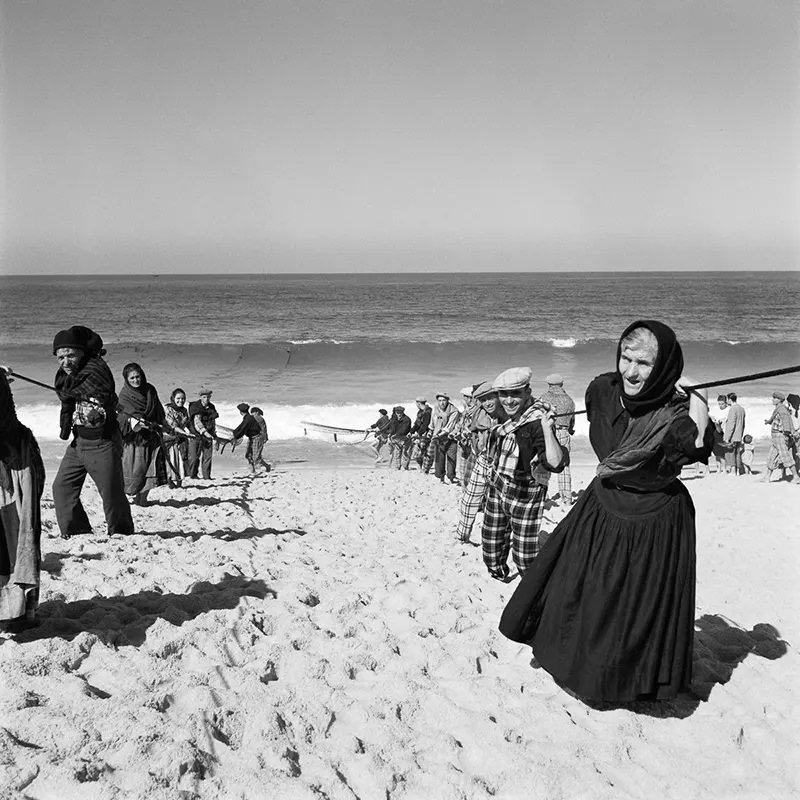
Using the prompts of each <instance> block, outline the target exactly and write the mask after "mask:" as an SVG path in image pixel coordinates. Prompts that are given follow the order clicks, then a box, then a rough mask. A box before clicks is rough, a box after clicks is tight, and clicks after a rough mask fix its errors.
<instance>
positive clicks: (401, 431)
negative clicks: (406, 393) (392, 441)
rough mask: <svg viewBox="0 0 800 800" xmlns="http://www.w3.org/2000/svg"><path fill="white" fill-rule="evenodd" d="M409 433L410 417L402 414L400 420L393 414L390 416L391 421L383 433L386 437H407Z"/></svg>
mask: <svg viewBox="0 0 800 800" xmlns="http://www.w3.org/2000/svg"><path fill="white" fill-rule="evenodd" d="M410 431H411V417H409V416H408V415H407V414H403V415H402V416H401V417H400V419H398V418H397V417H396V416H395V415H394V414H392V420H391V422H390V423H389V424H388V425H387V427H386V431H385V433H386V434H387V435H388V436H408V434H409V433H410Z"/></svg>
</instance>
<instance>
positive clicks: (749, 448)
mask: <svg viewBox="0 0 800 800" xmlns="http://www.w3.org/2000/svg"><path fill="white" fill-rule="evenodd" d="M755 460H756V446H755V443H754V442H753V437H752V436H751V435H750V434H749V433H746V434H745V435H744V438H743V439H742V466H743V467H744V471H745V474H747V475H752V474H753V464H754V463H755Z"/></svg>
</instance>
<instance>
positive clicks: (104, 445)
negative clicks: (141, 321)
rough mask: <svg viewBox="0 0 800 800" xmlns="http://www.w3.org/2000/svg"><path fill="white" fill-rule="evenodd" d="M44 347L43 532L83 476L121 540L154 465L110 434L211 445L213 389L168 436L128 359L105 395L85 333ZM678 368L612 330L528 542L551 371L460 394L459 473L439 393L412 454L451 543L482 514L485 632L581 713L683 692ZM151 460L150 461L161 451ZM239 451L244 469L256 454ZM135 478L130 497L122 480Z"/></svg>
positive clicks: (32, 556)
mask: <svg viewBox="0 0 800 800" xmlns="http://www.w3.org/2000/svg"><path fill="white" fill-rule="evenodd" d="M53 351H54V355H55V356H56V358H57V359H58V361H59V368H58V373H57V376H56V387H55V388H56V390H57V392H58V394H59V397H60V399H61V402H62V408H61V422H62V437H63V438H65V439H71V440H70V442H69V445H68V447H67V450H66V453H65V455H64V457H63V459H62V462H61V466H60V468H59V471H58V474H57V476H56V478H55V481H54V483H53V500H54V505H55V510H56V517H57V520H58V525H59V529H60V531H61V533H62V535H64V536H72V535H76V534H80V533H84V532H86V531H88V530H89V529H90V527H89V520H88V518H87V516H86V512H85V510H84V509H83V506H82V504H81V501H80V490H81V488H82V486H83V483H84V481H85V478H86V475H87V474H88V475H90V476H91V477H92V479H93V480H94V482H95V484H96V485H97V488H98V490H99V493H100V495H101V498H102V501H103V507H104V511H105V516H106V522H107V525H108V533H109V534H110V535H114V534H130V533H132V532H133V531H134V525H133V520H132V514H131V508H130V504H129V502H128V498H127V497H126V490H131V489H136V490H137V491H142V490H144V489H145V487H146V485H147V480H148V479H149V478H150V477H155V478H156V479H158V478H157V475H151V473H152V471H153V469H157V468H154V467H153V462H154V459H153V458H152V454H150V455H146V454H144V453H142V454H141V456H140V457H138V458H137V455H136V451H135V450H134V452H133V453H132V454H130V455H129V456H128V457H127V458H128V460H129V461H130V463H131V464H132V465H133V467H134V468H135V469H133V471H130V472H129V473H128V475H127V477H126V474H125V470H124V467H123V453H124V445H123V436H127V437H129V438H128V441H130V440H131V439H130V437H132V436H134V437H135V436H139V437H140V439H142V438H143V437H142V434H143V432H145V431H153V430H158V431H159V432H160V435H163V433H164V431H167V430H169V431H171V432H172V434H173V435H174V436H175V437H176V439H175V441H172V442H170V440H168V441H167V443H166V444H167V445H169V444H171V445H172V446H173V447H174V445H175V443H176V442H178V441H180V440H179V439H178V438H177V437H179V436H183V438H185V439H187V441H188V443H189V444H190V445H191V443H192V442H196V441H197V439H199V440H200V445H201V446H202V447H206V446H210V447H212V448H213V446H214V420H215V414H216V412H215V410H214V409H213V405H212V404H211V403H210V395H211V392H210V391H208V390H204V391H203V392H201V398H200V400H199V401H197V402H198V403H199V405H195V404H192V405H190V407H189V409H188V410H187V411H186V412H185V416H184V415H183V414H181V415H180V417H181V418H182V419H183V420H184V423H185V424H180V425H179V424H178V423H177V420H178V417H176V416H172V417H170V416H168V412H167V409H163V408H162V409H161V410H160V411H159V407H160V402H158V398H157V394H155V392H154V390H153V392H151V391H150V390H149V389H148V387H149V386H150V385H149V384H148V383H147V381H146V378H145V375H144V371H143V370H142V369H141V367H139V366H138V365H135V364H131V365H128V366H127V367H126V369H125V387H124V388H123V389H122V391H121V393H120V397H119V398H117V397H116V394H115V386H114V379H113V376H112V374H111V371H110V370H109V368H108V366H107V365H106V363H105V361H104V360H103V357H102V356H103V354H104V350H103V347H102V340H101V339H100V337H99V336H98V335H97V334H96V333H95V332H93V331H91V330H90V329H88V328H82V327H79V326H76V327H75V328H70V329H69V330H68V331H61V332H60V333H59V334H58V335H57V336H56V338H55V341H54V344H53ZM683 368H684V362H683V353H682V350H681V346H680V344H679V343H678V340H677V338H676V335H675V333H674V332H673V331H672V329H671V328H669V327H668V326H667V325H665V324H663V323H660V322H657V321H652V320H640V321H637V322H634V323H633V324H631V325H630V326H628V328H626V330H625V331H624V332H623V333H622V336H621V337H620V340H619V342H618V344H617V349H616V354H615V360H614V369H613V370H612V371H610V372H607V373H604V374H602V375H599V376H597V377H596V378H595V379H594V380H593V381H592V382H591V383H590V385H589V387H588V389H587V390H586V395H585V399H586V413H587V417H588V420H589V438H590V442H591V445H592V448H593V449H594V452H595V454H596V455H597V458H598V461H599V466H598V467H597V472H596V476H595V478H594V479H593V480H592V482H591V483H590V484H589V486H588V487H587V488H586V490H585V491H583V492H581V493H580V494H579V495H578V496H577V499H576V500H575V502H574V503H573V502H572V500H573V495H572V492H571V491H569V492H565V493H564V494H565V499H568V502H569V503H570V508H569V511H568V513H567V515H566V516H565V517H564V519H563V520H562V521H561V522H560V523H559V524H558V525H557V526H556V528H555V529H554V531H553V532H552V533H551V535H550V536H549V537H548V538H547V541H546V542H544V544H543V545H542V546H541V547H540V544H539V535H538V534H539V526H540V523H541V517H542V505H543V500H544V498H545V496H546V487H547V484H548V482H549V478H550V474H551V473H556V474H562V475H563V474H564V472H565V471H566V469H567V468H568V465H569V447H568V442H565V437H567V436H568V435H569V433H570V431H571V421H572V416H571V415H573V414H574V405H573V406H572V408H571V409H569V408H568V407H567V408H568V410H566V411H564V410H560V408H561V407H560V406H559V403H560V402H561V400H559V399H558V398H560V394H559V392H558V386H559V381H558V380H555V378H557V377H558V376H551V379H553V386H552V387H551V389H553V395H552V397H551V399H550V400H548V399H547V398H545V399H543V398H534V396H533V393H532V390H531V377H532V376H531V371H530V370H529V369H527V368H520V367H512V368H510V369H506V370H504V371H503V372H501V373H500V374H499V375H498V376H497V378H496V379H495V380H493V381H492V382H491V383H490V384H488V383H487V384H482V385H479V386H476V387H473V391H472V392H471V394H472V397H473V398H474V400H475V405H474V413H473V414H472V415H469V417H466V415H465V417H466V418H467V419H469V418H471V419H472V423H470V425H469V426H468V427H467V429H468V430H469V432H470V435H471V434H473V433H474V434H476V438H475V440H474V442H475V447H474V448H473V450H474V452H473V455H474V457H473V458H470V457H469V454H467V455H466V457H465V458H464V466H463V472H462V473H461V476H460V479H457V478H456V472H455V467H456V464H457V463H458V451H457V448H458V437H457V436H456V435H454V434H455V431H456V425H457V423H458V415H457V412H456V413H453V410H451V408H450V406H451V405H452V404H451V403H450V399H449V397H447V395H445V394H440V395H439V397H438V398H437V406H436V409H430V415H429V419H430V422H429V427H430V437H427V435H426V437H425V438H429V442H428V447H427V448H426V449H425V450H424V452H422V456H421V460H420V461H419V462H418V463H420V465H421V466H423V468H424V465H425V463H426V459H427V458H428V450H429V449H430V450H431V452H432V456H431V459H432V461H433V463H434V464H435V474H436V475H437V476H438V477H440V479H444V478H446V477H449V478H450V479H451V480H460V481H461V482H462V484H464V491H463V493H462V497H461V503H462V506H461V507H462V522H461V523H460V525H459V537H460V538H462V539H468V538H469V535H470V530H471V527H472V523H473V522H474V519H475V515H476V512H477V508H478V507H479V506H480V505H481V504H483V507H484V517H483V524H482V530H481V540H482V547H483V556H484V561H485V562H486V565H487V568H488V570H489V573H490V574H491V576H492V577H493V578H496V579H498V580H500V581H508V580H509V579H510V574H509V567H508V564H507V560H508V556H509V553H510V554H511V557H512V559H513V561H514V564H515V566H516V568H517V571H518V574H519V576H520V581H519V584H518V586H517V588H516V590H515V591H514V593H513V595H512V597H511V598H510V600H509V602H508V604H507V605H506V607H505V609H504V610H503V612H502V615H501V618H500V623H499V624H500V630H501V632H502V633H503V634H504V635H505V636H507V637H508V638H510V639H512V640H514V641H517V642H521V643H525V644H528V645H530V646H531V648H532V651H533V655H534V662H533V663H534V664H535V665H539V666H541V667H543V668H544V669H546V670H547V671H548V672H549V673H550V674H551V675H552V676H553V678H554V679H555V680H556V681H557V682H558V683H559V684H560V685H561V686H563V687H565V688H566V689H568V690H570V691H571V692H573V693H574V694H575V695H577V696H578V697H580V698H582V699H584V700H587V701H607V702H617V703H620V702H623V703H624V702H629V701H635V700H642V699H651V700H665V699H672V698H675V697H678V696H681V695H683V694H685V693H687V692H689V684H690V679H691V664H692V642H693V632H694V612H695V602H694V599H695V511H694V506H693V503H692V500H691V497H690V495H689V492H688V490H687V489H686V487H685V486H684V484H683V483H682V482H681V481H680V480H679V479H678V478H679V476H680V473H681V470H682V469H683V468H684V467H686V466H687V465H690V464H693V463H697V462H707V461H708V458H709V456H710V455H711V453H712V449H713V446H714V437H715V425H714V423H713V422H712V421H711V420H710V419H709V413H708V400H707V393H706V391H705V390H704V389H701V388H698V387H697V382H696V381H693V380H692V379H691V378H689V377H688V376H687V375H686V374H685V373H684V371H683ZM9 375H13V370H9V369H7V368H6V369H0V504H1V505H0V524H1V525H2V529H1V530H0V621H3V622H4V623H6V624H7V625H10V626H11V628H12V629H13V628H15V627H21V626H25V625H30V624H35V620H36V606H37V602H38V589H39V568H40V562H41V547H40V537H41V509H40V501H41V496H42V491H43V487H44V481H45V475H44V468H43V465H42V459H41V456H40V454H39V449H38V446H37V444H36V440H35V439H34V437H33V435H32V433H31V431H30V430H29V429H28V428H27V427H25V426H24V425H22V424H21V423H20V422H19V420H18V419H17V416H16V410H15V406H14V401H13V397H12V393H11V388H10V385H9ZM176 399H177V396H176V395H175V393H173V397H172V400H171V403H170V406H174V407H175V408H182V407H183V405H184V404H185V393H184V395H183V402H182V403H178V402H176ZM562 400H563V398H562ZM418 406H419V414H418V418H417V422H419V421H420V420H421V419H422V418H424V417H425V415H426V407H427V403H425V401H424V399H423V398H420V399H419V401H418ZM168 408H169V406H168ZM193 408H194V410H195V411H196V413H193ZM197 409H200V410H197ZM240 411H241V413H242V416H243V421H242V424H241V425H240V426H239V427H238V428H237V429H236V430H235V431H233V432H232V435H231V438H239V437H240V436H246V437H247V438H249V439H250V441H251V444H252V442H253V440H254V439H257V438H258V437H259V435H261V431H262V429H261V427H260V426H259V425H258V422H257V421H256V420H255V417H254V415H253V414H252V413H250V412H251V411H252V409H249V408H245V407H244V406H242V407H241V408H240ZM404 411H405V410H404V409H402V408H399V407H398V408H395V409H394V410H393V418H394V420H395V421H396V422H395V425H396V426H402V429H403V431H404V432H403V434H402V436H405V437H413V434H412V433H411V430H412V428H413V427H414V425H413V424H411V421H410V419H409V418H407V417H405V413H404ZM420 414H421V415H422V416H421V417H420ZM187 418H188V421H187ZM479 419H480V422H477V420H479ZM154 420H155V421H154ZM248 420H253V421H254V423H255V424H254V425H250V424H249V422H248ZM407 422H408V425H409V428H408V430H407V431H406V430H405V426H406V424H407ZM137 423H138V425H137ZM148 423H149V424H148ZM463 425H464V423H462V430H463ZM155 426H162V427H163V430H161V429H160V428H158V427H155ZM559 429H562V430H561V432H560V430H559ZM180 431H184V433H181V432H180ZM414 433H416V434H419V428H418V429H417V431H415V432H414ZM426 434H427V430H426ZM263 436H264V440H266V430H264V431H263ZM388 436H394V437H395V441H394V445H395V446H394V450H395V455H396V458H397V461H398V462H399V463H400V464H401V465H405V466H407V465H408V458H410V454H411V450H410V448H407V447H406V444H404V443H402V442H398V436H400V434H399V433H398V430H395V431H394V432H390V433H389V434H388ZM400 438H402V437H400ZM418 438H423V437H419V436H418ZM470 441H473V440H472V439H470ZM453 443H455V448H454V451H453V450H451V446H452V444H453ZM137 446H140V447H144V445H142V444H141V443H140V444H139V445H137ZM148 448H149V445H148ZM157 449H158V451H159V452H160V453H161V454H162V456H163V457H164V459H165V462H166V460H167V459H168V458H170V456H169V453H168V452H167V447H166V446H164V442H163V440H162V445H161V446H159V447H158V448H157ZM451 452H452V453H453V454H452V455H451ZM148 453H150V450H149V449H148ZM250 453H251V455H250V458H249V463H250V467H251V469H252V470H253V471H255V470H256V469H257V468H258V460H257V459H256V456H255V448H252V449H251V450H250ZM179 455H180V454H179ZM197 455H198V458H197V459H196V460H192V458H191V457H190V456H189V455H188V452H187V458H186V461H187V466H188V468H189V473H190V474H191V471H192V467H193V466H195V465H196V463H197V461H200V462H202V453H198V454H197ZM417 458H420V453H419V452H418V453H417ZM148 459H149V460H148ZM170 460H171V459H170ZM208 463H209V473H208V474H209V476H210V459H209V462H208ZM137 464H138V467H137ZM429 464H430V462H429ZM145 467H146V468H145ZM428 468H429V469H430V465H429V466H428ZM173 469H175V466H174V465H173ZM137 470H138V471H137ZM176 471H177V470H176ZM195 474H196V473H195ZM143 477H144V482H143V483H142V484H141V486H140V485H139V483H137V484H136V485H135V486H134V485H133V484H132V483H131V482H130V481H131V480H133V479H134V478H135V480H136V481H139V482H141V481H142V478H143ZM793 478H797V472H796V468H795V470H794V473H793ZM126 481H128V482H127V484H126ZM128 494H131V492H130V491H128ZM470 513H471V519H470V518H469V514H470Z"/></svg>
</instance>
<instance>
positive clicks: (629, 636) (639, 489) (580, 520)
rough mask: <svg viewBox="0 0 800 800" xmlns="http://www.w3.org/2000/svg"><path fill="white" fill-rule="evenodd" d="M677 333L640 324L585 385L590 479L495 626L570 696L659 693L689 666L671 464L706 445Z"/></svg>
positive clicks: (682, 681)
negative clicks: (526, 647)
mask: <svg viewBox="0 0 800 800" xmlns="http://www.w3.org/2000/svg"><path fill="white" fill-rule="evenodd" d="M693 383H694V381H692V380H691V379H689V378H688V377H686V376H684V375H683V354H682V352H681V347H680V345H679V344H678V341H677V339H676V337H675V334H674V332H673V331H672V330H671V329H670V328H669V327H667V326H666V325H664V324H663V323H660V322H654V321H639V322H635V323H633V324H632V325H630V326H629V327H628V328H627V329H626V330H625V331H624V332H623V334H622V336H621V338H620V342H619V344H618V346H617V354H616V370H615V371H614V372H609V373H606V374H604V375H600V376H599V377H597V378H595V379H594V380H593V381H592V383H591V384H590V385H589V388H588V389H587V391H586V409H587V413H588V418H589V438H590V441H591V444H592V447H593V448H594V451H595V453H596V454H597V457H598V458H599V459H600V465H599V466H598V468H597V475H596V477H595V478H594V480H593V481H592V482H591V484H590V485H589V486H588V488H587V489H586V491H585V492H584V493H583V495H582V496H581V497H580V499H579V500H578V501H577V503H576V504H575V505H574V506H573V508H572V509H571V511H570V512H569V514H567V516H566V517H565V518H564V519H563V520H562V522H561V523H560V524H559V525H558V526H557V527H556V529H555V531H554V532H553V533H552V535H551V536H550V538H549V539H548V540H547V542H546V543H545V545H544V546H543V547H542V550H541V552H540V553H539V557H538V558H537V559H536V561H535V562H534V563H533V566H532V567H531V569H529V570H528V572H527V573H526V574H525V577H524V578H523V580H522V581H521V583H520V585H519V586H518V587H517V590H516V591H515V592H514V595H513V596H512V598H511V600H510V601H509V603H508V605H507V606H506V608H505V611H504V612H503V615H502V619H501V620H500V631H501V632H502V633H503V634H504V635H505V636H507V637H508V638H509V639H513V640H514V641H516V642H523V643H527V644H530V645H532V647H533V652H534V656H535V658H536V660H537V661H538V663H539V664H540V665H541V666H542V667H544V668H545V669H546V670H547V671H548V672H549V673H550V674H551V675H552V676H553V677H554V678H555V680H556V681H557V682H558V683H559V684H560V685H563V686H564V687H566V688H567V689H569V690H571V691H572V692H573V693H575V694H576V695H577V696H578V697H580V698H582V699H586V700H593V701H611V702H627V701H631V700H636V699H659V700H661V699H669V698H674V697H675V696H676V695H678V693H679V692H681V691H682V690H684V689H686V688H688V685H689V681H690V678H691V667H692V641H693V637H694V614H695V607H694V592H695V521H694V517H695V514H694V506H693V504H692V499H691V497H690V496H689V493H688V491H687V490H686V488H685V487H684V485H683V484H682V483H681V482H680V481H679V480H678V476H679V475H680V471H681V467H683V466H685V465H686V464H691V463H693V462H694V461H696V460H697V459H707V458H708V456H709V454H710V453H711V446H712V440H713V426H710V425H709V424H708V407H707V405H706V402H707V401H706V393H705V391H704V390H695V391H692V392H691V393H690V394H689V398H688V400H687V397H686V395H685V390H684V389H682V388H681V387H683V386H690V385H692V384H693Z"/></svg>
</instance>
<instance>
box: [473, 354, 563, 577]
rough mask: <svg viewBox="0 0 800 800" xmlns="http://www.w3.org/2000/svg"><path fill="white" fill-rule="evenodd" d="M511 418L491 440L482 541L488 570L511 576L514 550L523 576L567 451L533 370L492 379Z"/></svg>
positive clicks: (522, 369)
mask: <svg viewBox="0 0 800 800" xmlns="http://www.w3.org/2000/svg"><path fill="white" fill-rule="evenodd" d="M492 388H493V389H494V390H495V391H496V392H497V395H498V397H499V399H500V405H501V406H502V407H503V411H504V412H505V414H506V417H507V418H508V419H507V420H506V421H505V422H504V423H503V424H502V425H500V426H498V427H497V428H494V429H493V430H492V432H491V435H490V440H489V452H490V458H489V463H490V467H489V470H490V471H489V488H488V493H487V496H486V511H485V513H484V515H483V528H482V530H481V543H482V546H483V562H484V564H486V568H487V569H488V570H489V574H490V575H491V576H492V577H493V578H496V579H497V580H500V581H505V580H506V579H507V578H508V574H509V571H508V563H507V562H508V553H509V550H510V551H511V555H512V558H513V559H514V563H515V564H516V565H517V570H519V574H520V575H524V574H525V573H526V572H527V571H528V569H529V567H530V566H531V564H532V563H533V561H534V559H535V558H536V556H537V554H538V553H539V527H540V525H541V522H542V512H543V509H544V501H545V499H546V497H547V484H548V483H549V482H550V472H558V471H559V470H562V469H564V466H565V465H566V463H567V459H568V457H569V456H568V454H567V452H566V450H564V448H563V447H562V446H561V445H560V444H559V443H558V440H557V439H556V435H555V431H554V419H553V412H552V410H549V411H547V412H544V411H543V410H542V409H541V408H540V407H537V406H535V405H534V402H533V397H532V396H531V371H530V369H528V368H527V367H512V368H511V369H507V370H506V371H505V372H501V373H500V375H498V376H497V377H496V378H495V380H494V381H493V383H492Z"/></svg>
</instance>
